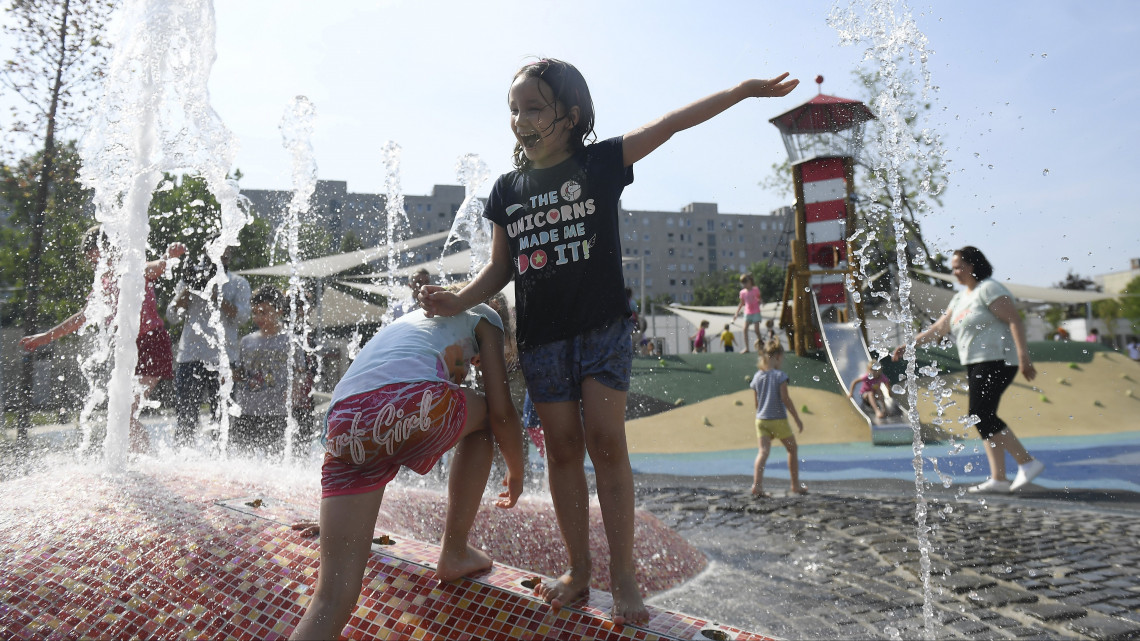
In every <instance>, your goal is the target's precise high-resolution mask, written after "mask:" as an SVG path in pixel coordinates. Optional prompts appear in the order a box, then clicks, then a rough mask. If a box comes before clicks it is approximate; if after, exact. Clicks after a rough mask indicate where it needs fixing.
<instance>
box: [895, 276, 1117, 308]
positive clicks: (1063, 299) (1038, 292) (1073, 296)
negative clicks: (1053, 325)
mask: <svg viewBox="0 0 1140 641" xmlns="http://www.w3.org/2000/svg"><path fill="white" fill-rule="evenodd" d="M914 271H915V272H917V273H919V274H922V275H923V276H930V277H932V278H937V279H939V280H944V281H946V282H948V283H955V284H957V283H958V279H957V278H955V277H954V276H953V275H951V274H939V273H938V272H931V271H927V270H925V269H916V270H914ZM1002 284H1003V285H1005V287H1006V289H1008V290H1009V293H1011V294H1013V295H1014V297H1016V298H1017V299H1018V300H1021V301H1030V302H1038V303H1056V304H1060V305H1079V304H1082V303H1092V302H1096V301H1098V300H1108V299H1110V298H1116V296H1113V295H1112V294H1105V293H1103V292H1090V291H1087V290H1080V289H1061V288H1059V287H1035V286H1033V285H1019V284H1017V283H1002Z"/></svg>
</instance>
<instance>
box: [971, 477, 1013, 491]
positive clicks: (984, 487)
mask: <svg viewBox="0 0 1140 641" xmlns="http://www.w3.org/2000/svg"><path fill="white" fill-rule="evenodd" d="M1009 488H1010V485H1009V481H995V480H993V479H986V480H985V482H984V483H980V484H978V485H975V486H973V487H970V488H967V489H966V491H967V492H969V493H970V494H1009Z"/></svg>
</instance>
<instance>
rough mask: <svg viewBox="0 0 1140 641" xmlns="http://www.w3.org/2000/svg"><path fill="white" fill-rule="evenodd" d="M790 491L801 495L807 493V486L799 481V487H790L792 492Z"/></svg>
mask: <svg viewBox="0 0 1140 641" xmlns="http://www.w3.org/2000/svg"><path fill="white" fill-rule="evenodd" d="M791 493H792V494H799V495H801V496H802V495H804V494H807V493H808V489H807V486H806V485H804V484H803V483H800V486H799V487H793V488H792V492H791Z"/></svg>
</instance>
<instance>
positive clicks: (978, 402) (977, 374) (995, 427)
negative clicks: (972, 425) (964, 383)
mask: <svg viewBox="0 0 1140 641" xmlns="http://www.w3.org/2000/svg"><path fill="white" fill-rule="evenodd" d="M966 376H967V380H968V381H969V385H970V408H969V412H970V414H971V415H973V416H977V417H978V423H977V428H978V434H981V435H982V438H989V437H991V436H993V435H994V434H997V433H998V432H1000V431H1002V430H1004V429H1005V428H1006V427H1008V426H1007V425H1006V424H1005V421H1003V420H1001V419H1000V418H998V415H997V409H998V404H999V403H1001V395H1002V394H1003V393H1005V390H1006V388H1007V387H1009V384H1010V383H1012V382H1013V379H1014V377H1016V376H1017V367H1016V366H1014V365H1006V364H1005V361H985V362H983V363H971V364H969V365H967V366H966Z"/></svg>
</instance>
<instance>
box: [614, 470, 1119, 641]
mask: <svg viewBox="0 0 1140 641" xmlns="http://www.w3.org/2000/svg"><path fill="white" fill-rule="evenodd" d="M636 479H637V485H638V491H637V498H638V506H639V507H641V508H643V509H646V510H648V511H650V512H652V513H653V514H655V515H656V516H657V517H658V518H660V519H661V520H662V521H663V522H664V523H665V524H666V525H669V526H670V527H672V528H673V529H675V530H676V531H677V532H678V533H680V534H681V535H682V536H684V537H685V538H686V539H687V540H689V541H690V542H691V543H692V544H694V545H695V546H696V547H698V548H699V549H700V550H701V551H703V552H704V553H705V554H706V555H707V556H708V557H709V559H710V567H709V569H708V570H706V571H705V572H704V573H702V574H701V575H699V576H698V577H697V578H695V579H693V580H691V581H689V582H687V583H685V584H684V585H682V586H680V587H677V588H674V589H673V590H670V591H668V592H665V593H662V594H658V595H655V596H654V597H652V598H651V599H650V603H651V604H653V605H656V606H659V607H664V608H669V609H673V610H677V611H681V612H688V613H692V614H694V615H697V616H701V617H704V618H707V619H710V620H712V621H716V622H718V623H721V624H724V625H730V626H733V627H737V628H742V629H747V630H754V631H757V632H761V633H765V634H770V635H773V636H776V637H783V638H789V639H800V638H824V639H849V638H876V639H889V638H904V639H911V638H922V637H924V636H927V633H928V630H927V621H928V619H927V617H926V616H924V611H923V609H924V599H923V594H924V587H923V583H922V579H921V576H922V572H921V569H920V553H919V546H918V536H917V531H916V526H915V511H916V504H917V501H916V498H915V488H914V483H913V481H912V482H910V483H906V482H903V481H896V480H861V481H842V482H819V481H817V482H813V483H811V484H810V485H811V489H812V494H810V495H808V496H803V497H784V496H783V492H782V491H778V490H775V488H776V487H778V486H777V485H775V484H773V485H772V486H771V488H769V491H772V492H773V494H774V496H775V498H772V499H767V500H763V501H754V500H752V499H751V498H750V497H749V496H748V494H747V491H748V487H749V482H750V480H751V479H750V478H748V477H744V476H735V477H707V476H705V477H675V476H667V475H647V474H639V475H637V477H636ZM772 480H773V481H776V479H772ZM785 482H786V481H785ZM924 494H925V496H926V501H927V507H928V515H929V516H928V519H927V524H928V526H929V527H930V533H929V540H930V543H931V547H932V551H931V553H930V562H931V567H932V571H931V573H930V594H931V596H932V599H931V611H930V619H929V621H930V622H931V631H932V632H933V636H934V637H936V638H939V639H962V638H967V639H976V638H986V639H1018V638H1032V639H1132V638H1140V578H1138V577H1140V494H1137V493H1134V492H1128V491H1097V490H1070V491H1066V490H1050V489H1046V488H1041V487H1038V486H1030V487H1029V488H1026V489H1025V490H1023V491H1022V492H1020V493H1018V494H1017V495H1007V496H1001V497H995V496H988V497H985V498H984V500H983V499H981V498H979V497H977V496H976V495H964V494H962V492H961V488H959V487H953V488H943V487H942V486H941V485H937V486H935V487H931V488H927V489H925V490H924Z"/></svg>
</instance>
